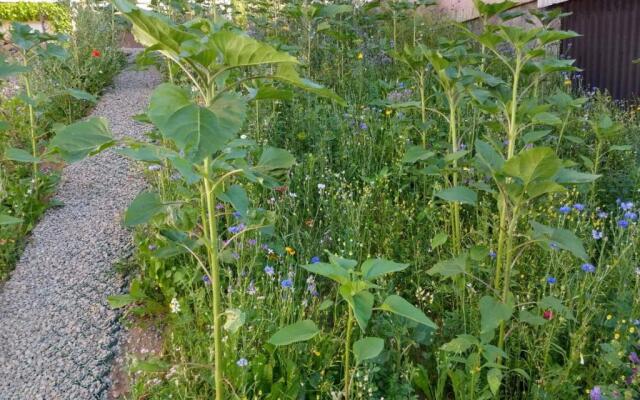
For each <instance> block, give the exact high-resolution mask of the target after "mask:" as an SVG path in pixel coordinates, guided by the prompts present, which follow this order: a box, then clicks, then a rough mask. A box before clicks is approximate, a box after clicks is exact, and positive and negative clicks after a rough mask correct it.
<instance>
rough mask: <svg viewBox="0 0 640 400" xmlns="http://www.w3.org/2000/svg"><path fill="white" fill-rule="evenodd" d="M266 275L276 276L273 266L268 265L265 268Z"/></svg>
mask: <svg viewBox="0 0 640 400" xmlns="http://www.w3.org/2000/svg"><path fill="white" fill-rule="evenodd" d="M264 273H265V274H267V275H269V276H273V274H275V273H276V271H275V270H274V269H273V267H272V266H271V265H266V266H265V267H264Z"/></svg>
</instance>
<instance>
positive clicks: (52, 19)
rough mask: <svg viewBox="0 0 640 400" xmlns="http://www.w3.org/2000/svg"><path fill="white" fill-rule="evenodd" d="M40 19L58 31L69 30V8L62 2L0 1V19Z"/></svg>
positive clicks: (22, 20)
mask: <svg viewBox="0 0 640 400" xmlns="http://www.w3.org/2000/svg"><path fill="white" fill-rule="evenodd" d="M42 19H44V20H46V21H47V24H49V25H50V26H51V27H52V28H53V29H55V30H56V31H58V32H69V31H70V30H71V10H70V8H69V7H67V6H65V5H63V4H58V3H40V2H27V1H21V2H16V3H4V2H3V3H0V20H3V21H14V22H39V21H41V20H42Z"/></svg>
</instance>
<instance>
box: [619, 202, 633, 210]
mask: <svg viewBox="0 0 640 400" xmlns="http://www.w3.org/2000/svg"><path fill="white" fill-rule="evenodd" d="M620 208H621V209H622V211H630V210H631V209H632V208H633V203H632V202H630V201H627V202H624V201H622V202H620Z"/></svg>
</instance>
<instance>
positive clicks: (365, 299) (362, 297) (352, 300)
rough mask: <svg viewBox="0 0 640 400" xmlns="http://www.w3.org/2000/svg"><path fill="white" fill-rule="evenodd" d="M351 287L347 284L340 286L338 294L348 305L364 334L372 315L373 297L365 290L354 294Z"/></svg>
mask: <svg viewBox="0 0 640 400" xmlns="http://www.w3.org/2000/svg"><path fill="white" fill-rule="evenodd" d="M352 287H353V285H349V284H345V285H342V286H340V290H339V292H340V295H341V296H342V297H343V298H344V299H345V300H346V301H347V303H349V306H350V307H351V309H352V310H353V315H354V316H355V317H356V321H357V322H358V325H359V326H360V329H361V330H362V331H363V332H364V331H365V329H366V328H367V324H368V323H369V320H370V319H371V314H372V313H373V295H372V294H371V293H369V292H367V291H366V290H362V291H358V292H355V293H354V291H353V290H352Z"/></svg>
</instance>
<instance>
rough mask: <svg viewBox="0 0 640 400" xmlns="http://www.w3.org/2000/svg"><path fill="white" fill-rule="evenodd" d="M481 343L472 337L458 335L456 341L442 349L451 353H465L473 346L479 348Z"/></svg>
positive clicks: (443, 346)
mask: <svg viewBox="0 0 640 400" xmlns="http://www.w3.org/2000/svg"><path fill="white" fill-rule="evenodd" d="M479 344H480V342H479V341H478V339H477V338H476V337H475V336H472V335H465V334H462V335H458V337H456V338H455V339H453V340H451V341H450V342H448V343H445V344H443V345H442V346H441V347H440V349H441V350H443V351H447V352H450V353H464V352H465V351H467V350H469V349H470V348H471V347H472V346H478V345H479Z"/></svg>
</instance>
